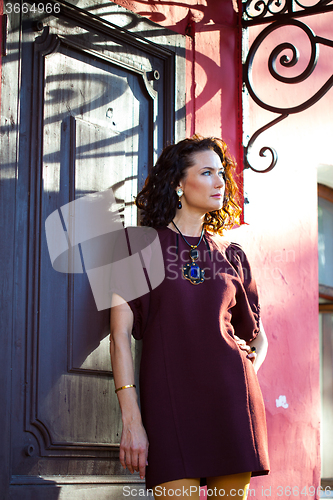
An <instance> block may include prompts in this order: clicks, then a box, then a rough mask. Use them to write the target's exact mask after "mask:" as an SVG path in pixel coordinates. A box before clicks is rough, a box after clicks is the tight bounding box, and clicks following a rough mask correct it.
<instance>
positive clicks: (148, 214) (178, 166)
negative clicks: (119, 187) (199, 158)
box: [135, 135, 241, 234]
mask: <svg viewBox="0 0 333 500" xmlns="http://www.w3.org/2000/svg"><path fill="white" fill-rule="evenodd" d="M207 150H211V151H215V153H217V154H218V155H219V157H220V159H221V163H222V165H223V167H224V171H225V183H226V186H225V194H224V200H223V206H222V208H221V209H220V210H215V211H213V212H207V213H206V215H205V221H204V223H205V225H206V228H207V229H208V230H210V231H212V232H214V233H220V234H222V231H223V229H228V228H231V227H233V226H234V225H235V224H239V217H240V214H241V208H240V207H239V205H238V203H237V201H238V187H237V184H236V182H235V180H234V178H233V175H234V173H235V168H236V164H235V161H234V160H233V158H232V156H231V154H230V152H229V150H228V146H227V145H226V143H225V142H224V141H223V140H222V139H217V138H215V137H206V138H204V137H201V136H199V135H194V136H192V137H191V138H188V139H184V140H182V141H180V142H178V143H177V144H171V145H169V146H166V147H165V148H164V150H163V151H162V153H161V155H160V157H159V158H158V160H157V162H156V165H155V166H154V167H153V169H152V170H151V172H150V173H149V175H148V177H147V179H146V182H145V185H144V187H143V189H142V190H141V191H140V192H139V193H138V195H137V197H136V200H135V203H136V206H137V207H138V208H139V209H140V210H141V224H142V225H143V226H151V227H162V226H167V225H168V224H169V223H170V222H171V221H172V220H173V218H174V217H175V215H176V208H177V204H178V197H177V194H176V191H175V189H176V187H177V186H178V184H179V181H180V180H181V179H182V178H183V177H184V176H185V175H186V169H187V168H189V167H191V166H192V165H193V155H194V154H195V153H198V152H201V151H207Z"/></svg>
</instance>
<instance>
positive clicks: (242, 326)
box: [226, 243, 260, 341]
mask: <svg viewBox="0 0 333 500" xmlns="http://www.w3.org/2000/svg"><path fill="white" fill-rule="evenodd" d="M226 255H227V259H228V260H229V262H230V264H231V265H232V267H233V268H234V270H235V271H236V273H237V275H238V277H239V280H240V286H239V287H238V289H237V291H236V304H235V305H234V307H232V308H231V310H230V312H231V314H232V318H231V324H232V326H233V328H234V331H235V334H236V335H237V336H238V337H239V338H241V339H244V340H246V341H251V340H254V339H255V337H256V336H257V335H258V333H259V330H260V304H259V296H258V290H257V285H256V282H255V279H254V277H253V275H252V271H251V266H250V264H249V261H248V259H247V257H246V255H245V252H244V250H243V249H242V247H241V246H240V245H238V244H236V243H231V244H230V245H229V247H228V249H227V251H226Z"/></svg>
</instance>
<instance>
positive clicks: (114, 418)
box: [9, 0, 184, 500]
mask: <svg viewBox="0 0 333 500" xmlns="http://www.w3.org/2000/svg"><path fill="white" fill-rule="evenodd" d="M57 5H59V6H60V12H53V13H52V15H43V16H42V18H41V16H39V17H38V14H37V13H35V12H33V11H32V10H31V11H30V12H29V13H28V14H27V15H26V19H25V20H23V23H22V41H23V43H22V88H21V96H20V116H21V123H20V127H21V128H20V131H21V136H20V137H21V142H20V149H19V169H21V171H22V172H24V173H23V174H22V177H21V179H20V180H19V182H21V190H22V192H23V191H24V188H25V189H26V197H24V196H23V199H20V200H18V202H17V206H16V210H17V218H18V221H19V222H18V224H21V226H23V225H25V228H26V239H25V237H24V235H23V240H21V241H20V239H19V238H18V239H17V240H16V249H15V251H16V255H17V256H18V259H19V258H20V255H21V256H23V255H24V258H23V257H22V259H23V261H24V262H25V267H24V266H23V267H22V261H21V264H20V269H21V268H22V269H21V271H20V272H22V275H23V274H24V273H25V276H26V281H24V280H23V281H22V283H23V284H24V285H25V286H22V287H21V289H20V291H19V292H18V296H17V304H16V305H17V315H18V316H17V321H16V330H15V331H14V345H18V344H17V341H18V340H19V342H20V349H17V350H16V352H15V347H14V356H13V384H12V387H13V393H12V417H11V418H12V436H11V440H12V445H11V446H12V456H11V483H10V488H9V491H10V498H12V499H15V500H16V499H27V498H33V499H34V500H36V499H39V498H43V499H45V498H47V497H50V498H51V499H52V498H70V499H71V500H73V499H76V498H77V499H80V500H81V499H83V498H84V499H90V498H93V497H94V498H98V499H99V498H103V499H104V498H105V499H106V498H107V499H112V498H121V497H122V496H123V493H122V487H123V485H126V484H132V485H133V487H134V486H135V487H136V488H139V487H143V486H142V484H141V482H140V480H139V479H138V477H137V476H136V477H133V476H129V475H126V474H125V475H124V472H123V470H122V468H121V466H120V464H119V460H118V452H119V440H120V434H121V421H120V411H119V407H118V402H117V398H116V396H115V393H114V383H113V380H112V372H111V365H110V359H109V339H108V333H109V310H102V311H97V308H96V305H95V302H94V300H93V296H92V293H91V289H90V286H89V282H88V279H87V275H86V274H85V273H82V274H65V273H59V272H56V271H55V270H54V269H53V268H52V265H51V261H50V257H49V253H48V248H47V244H46V237H45V220H46V218H47V217H48V216H49V215H50V214H51V213H52V212H54V211H55V210H58V209H59V208H60V207H61V206H63V205H65V204H67V203H69V202H71V201H73V200H76V199H78V198H80V197H82V196H85V195H87V194H90V193H94V192H97V191H103V190H105V189H108V188H110V187H112V190H113V193H114V195H115V198H116V202H117V210H118V211H119V213H120V214H121V217H122V219H123V221H124V223H125V224H126V225H135V224H136V223H137V220H136V209H135V207H134V203H133V199H134V196H135V194H136V193H137V191H138V189H139V188H140V187H141V186H142V183H143V180H144V179H145V177H146V175H147V173H148V170H149V169H150V168H151V167H152V165H153V162H154V159H156V156H157V155H158V153H159V152H160V151H161V149H162V147H163V145H164V144H165V143H166V142H168V141H172V140H173V139H174V137H175V136H176V138H177V139H178V138H180V137H181V135H182V133H181V130H183V125H184V122H183V119H182V118H181V114H182V113H183V104H184V103H183V98H181V99H179V96H181V92H182V90H183V89H182V88H181V85H180V84H179V83H177V78H176V68H178V71H180V75H179V76H180V77H181V78H180V81H183V74H184V73H182V71H183V70H184V58H183V53H182V50H183V48H182V47H183V40H181V39H180V38H181V37H179V36H176V35H175V34H174V33H171V32H169V31H167V30H165V29H163V28H160V27H158V26H156V25H153V24H152V23H148V22H147V21H146V20H143V19H142V18H140V17H138V16H134V15H133V14H132V13H129V12H127V11H125V10H124V9H120V8H119V7H117V6H115V5H114V4H112V3H111V2H110V3H108V6H107V7H105V2H104V3H103V2H102V1H100V0H99V1H95V2H89V1H84V2H83V1H82V2H81V1H80V2H79V1H75V2H72V4H68V3H65V2H57ZM80 7H84V9H83V8H80ZM119 25H120V27H119ZM126 26H127V28H129V29H126ZM177 95H178V97H176V96H177ZM175 125H176V129H175ZM28 175H29V177H28ZM28 183H29V184H28ZM25 244H26V246H25ZM136 350H137V347H136V346H134V347H133V353H134V354H135V351H136ZM137 364H138V361H136V365H137Z"/></svg>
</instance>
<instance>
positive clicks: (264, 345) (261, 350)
mask: <svg viewBox="0 0 333 500" xmlns="http://www.w3.org/2000/svg"><path fill="white" fill-rule="evenodd" d="M235 338H236V341H237V344H238V346H239V347H240V348H241V349H243V350H244V351H247V352H248V353H249V354H248V357H249V359H251V361H252V363H253V366H254V369H255V371H256V372H257V371H258V370H259V368H260V366H261V365H262V363H263V362H264V360H265V357H266V354H267V349H268V340H267V337H266V333H265V330H264V327H263V324H262V321H261V319H260V330H259V333H258V335H257V336H256V338H255V339H254V340H252V341H251V342H250V344H251V345H248V344H247V343H246V342H245V340H242V339H240V338H239V337H236V335H235ZM251 347H255V348H256V351H255V353H254V352H251Z"/></svg>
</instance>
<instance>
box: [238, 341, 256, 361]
mask: <svg viewBox="0 0 333 500" xmlns="http://www.w3.org/2000/svg"><path fill="white" fill-rule="evenodd" d="M234 337H235V340H236V342H237V345H238V347H239V348H240V349H242V351H246V352H247V353H248V354H247V357H248V358H249V359H250V360H251V361H252V363H253V364H254V362H255V360H256V357H257V354H256V352H254V351H252V348H251V346H249V345H247V343H246V342H245V340H243V339H240V338H239V337H237V335H235V336H234Z"/></svg>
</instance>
